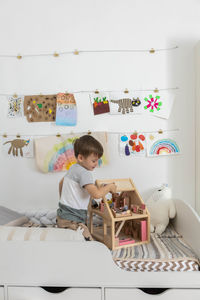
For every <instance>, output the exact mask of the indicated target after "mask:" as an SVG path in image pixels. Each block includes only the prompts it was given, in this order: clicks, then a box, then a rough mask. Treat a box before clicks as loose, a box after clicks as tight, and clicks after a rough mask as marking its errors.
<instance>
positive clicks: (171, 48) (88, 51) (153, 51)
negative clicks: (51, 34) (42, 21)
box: [0, 46, 178, 60]
mask: <svg viewBox="0 0 200 300" xmlns="http://www.w3.org/2000/svg"><path fill="white" fill-rule="evenodd" d="M177 48H178V46H173V47H169V48H160V49H154V48H151V49H119V50H117V49H110V50H109V49H107V50H106V49H105V50H78V49H75V50H73V51H60V52H54V53H39V54H17V55H10V54H0V58H15V59H16V58H17V59H18V60H22V59H23V58H28V57H39V56H41V57H42V56H50V57H56V58H58V57H59V56H62V55H69V54H73V55H79V54H82V53H134V52H136V53H137V52H147V53H150V54H154V53H156V52H162V51H170V50H175V49H177Z"/></svg>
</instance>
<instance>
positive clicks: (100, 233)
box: [88, 178, 150, 250]
mask: <svg viewBox="0 0 200 300" xmlns="http://www.w3.org/2000/svg"><path fill="white" fill-rule="evenodd" d="M113 182H114V183H115V184H116V186H117V192H116V194H113V195H112V198H111V199H107V196H108V195H106V196H105V197H103V199H102V200H101V201H100V202H95V201H94V200H93V199H91V200H90V204H89V208H88V209H89V216H90V218H89V229H90V232H91V234H92V236H93V237H94V238H95V239H96V240H98V241H100V242H103V243H104V244H105V245H106V246H107V247H108V248H110V249H112V250H114V249H119V248H121V247H130V246H134V245H139V244H142V243H148V242H149V241H150V216H149V212H148V210H147V208H146V206H145V204H144V202H143V200H142V198H141V197H140V195H139V193H138V191H137V189H136V187H135V185H134V183H133V181H132V180H131V179H130V178H128V179H109V180H96V185H97V186H98V187H100V186H101V185H102V184H109V183H113ZM94 215H98V217H100V219H102V224H101V225H100V226H95V225H94V222H93V220H94V219H93V217H94Z"/></svg>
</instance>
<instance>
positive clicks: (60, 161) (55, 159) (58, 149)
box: [44, 138, 76, 172]
mask: <svg viewBox="0 0 200 300" xmlns="http://www.w3.org/2000/svg"><path fill="white" fill-rule="evenodd" d="M75 139H76V138H72V139H67V140H65V141H63V142H61V143H59V144H55V145H54V146H53V148H52V149H51V150H50V151H49V152H48V153H47V155H46V157H45V160H44V171H45V172H56V171H66V170H69V168H70V167H71V166H72V165H73V164H75V163H76V158H75V155H74V150H73V142H74V140H75Z"/></svg>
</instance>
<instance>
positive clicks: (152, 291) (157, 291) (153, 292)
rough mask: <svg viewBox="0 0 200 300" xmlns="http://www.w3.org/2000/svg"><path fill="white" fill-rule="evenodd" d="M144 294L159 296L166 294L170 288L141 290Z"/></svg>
mask: <svg viewBox="0 0 200 300" xmlns="http://www.w3.org/2000/svg"><path fill="white" fill-rule="evenodd" d="M139 290H141V291H142V292H143V293H145V294H149V295H159V294H162V293H164V292H165V291H166V290H168V288H139Z"/></svg>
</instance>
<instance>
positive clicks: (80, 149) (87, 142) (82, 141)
mask: <svg viewBox="0 0 200 300" xmlns="http://www.w3.org/2000/svg"><path fill="white" fill-rule="evenodd" d="M74 153H75V157H76V158H77V157H78V155H79V154H81V155H83V156H84V157H86V158H87V157H88V156H89V155H90V154H96V155H97V156H98V158H100V157H101V156H102V155H103V147H102V145H101V144H100V143H99V141H97V140H96V139H95V138H93V136H91V135H83V136H81V137H80V138H79V139H76V140H75V142H74Z"/></svg>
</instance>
